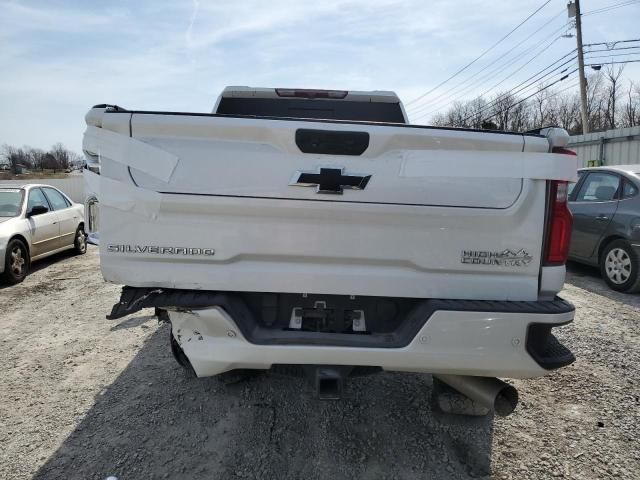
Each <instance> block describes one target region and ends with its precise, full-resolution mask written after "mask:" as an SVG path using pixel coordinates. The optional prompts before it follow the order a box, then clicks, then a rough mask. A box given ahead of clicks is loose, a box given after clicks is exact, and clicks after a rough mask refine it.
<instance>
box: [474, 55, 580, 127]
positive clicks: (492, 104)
mask: <svg viewBox="0 0 640 480" xmlns="http://www.w3.org/2000/svg"><path fill="white" fill-rule="evenodd" d="M571 53H573V52H571ZM565 56H566V55H565ZM563 58H564V57H563ZM575 59H576V57H575V56H573V57H572V58H570V59H569V60H567V61H566V62H564V63H563V64H561V65H559V66H557V67H556V68H555V69H554V70H558V69H559V68H562V67H563V66H565V65H567V63H569V62H574V61H575ZM560 60H562V58H561V59H560ZM555 63H557V61H556V62H555ZM572 66H573V65H569V66H567V67H566V68H564V69H563V70H561V71H560V72H558V73H556V74H555V75H558V74H560V75H562V74H564V73H566V72H567V70H569V68H571V67H572ZM547 68H549V67H547ZM576 70H577V69H574V70H572V71H571V72H569V73H567V74H566V75H564V76H562V77H561V78H560V79H558V80H556V81H554V82H553V83H551V84H550V85H553V84H555V83H557V82H559V81H562V80H564V79H565V78H567V77H568V76H569V75H571V74H572V73H574V72H575V71H576ZM549 73H551V72H549ZM536 76H537V74H536V75H533V76H532V77H529V79H527V80H525V82H523V83H526V82H528V81H529V80H530V79H532V78H534V77H536ZM546 76H548V75H545V77H546ZM542 78H544V77H542ZM542 78H539V79H534V80H533V81H531V82H529V84H528V85H525V86H523V87H520V88H518V89H517V90H516V88H517V87H515V88H513V89H511V90H508V91H506V92H504V93H502V94H500V95H498V96H497V97H496V98H494V99H493V100H491V101H490V102H489V103H488V104H487V105H485V107H483V108H482V109H481V112H482V111H486V110H488V109H489V108H492V107H493V106H495V105H497V104H498V103H499V102H500V101H502V100H503V99H505V98H506V97H508V96H509V95H512V96H515V95H516V94H519V93H522V92H524V91H526V90H529V89H530V88H531V87H532V86H534V85H535V84H536V83H538V82H539V81H540V80H542ZM523 83H521V84H520V85H522V84H523ZM465 120H466V119H465Z"/></svg>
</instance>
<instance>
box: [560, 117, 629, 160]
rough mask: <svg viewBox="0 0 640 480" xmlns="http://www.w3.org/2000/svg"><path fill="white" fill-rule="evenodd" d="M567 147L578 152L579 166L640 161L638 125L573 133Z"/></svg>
mask: <svg viewBox="0 0 640 480" xmlns="http://www.w3.org/2000/svg"><path fill="white" fill-rule="evenodd" d="M569 148H571V149H572V150H575V151H576V153H577V154H578V166H579V167H599V166H603V165H629V164H634V163H640V126H637V127H630V128H617V129H615V130H606V131H604V132H596V133H587V134H586V135H575V136H573V137H570V139H569Z"/></svg>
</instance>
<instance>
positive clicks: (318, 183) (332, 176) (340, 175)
mask: <svg viewBox="0 0 640 480" xmlns="http://www.w3.org/2000/svg"><path fill="white" fill-rule="evenodd" d="M370 178H371V175H359V174H355V173H352V174H345V173H344V169H343V168H320V169H319V170H318V171H317V172H300V171H297V172H296V173H294V174H293V178H292V179H291V182H290V183H289V185H293V186H295V187H317V188H316V193H332V194H337V195H341V194H342V190H343V189H345V188H350V189H352V190H364V188H365V187H366V186H367V183H369V179H370Z"/></svg>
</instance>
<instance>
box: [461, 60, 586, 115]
mask: <svg viewBox="0 0 640 480" xmlns="http://www.w3.org/2000/svg"><path fill="white" fill-rule="evenodd" d="M577 71H578V69H577V68H576V69H575V70H573V71H572V72H570V73H568V74H567V75H565V76H564V77H562V78H560V79H558V80H556V81H555V82H553V83H550V84H549V85H546V86H545V87H542V88H541V89H540V90H538V91H537V92H534V93H532V94H531V95H529V96H527V97H524V98H523V99H521V100H518V101H517V102H515V103H512V104H511V105H509V106H508V107H507V110H510V109H511V108H513V107H515V106H516V105H520V104H521V103H522V102H526V101H527V100H529V99H530V98H531V97H535V96H536V95H538V94H539V93H542V92H544V91H545V90H547V89H548V88H551V87H553V86H554V85H555V84H557V83H559V82H562V81H564V80H566V79H567V78H569V75H571V74H573V73H575V72H577ZM498 113H499V112H496V113H494V114H492V115H490V116H488V117H485V118H483V119H482V120H481V122H485V121H487V120H489V119H490V118H493V117H495V116H496V115H497V114H498ZM469 118H471V117H467V118H465V119H463V120H462V121H463V122H465V121H466V120H467V119H469Z"/></svg>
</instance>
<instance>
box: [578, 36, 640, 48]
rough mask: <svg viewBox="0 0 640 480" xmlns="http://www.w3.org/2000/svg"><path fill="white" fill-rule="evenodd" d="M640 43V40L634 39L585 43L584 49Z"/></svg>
mask: <svg viewBox="0 0 640 480" xmlns="http://www.w3.org/2000/svg"><path fill="white" fill-rule="evenodd" d="M635 42H640V38H633V39H630V40H614V41H613V42H597V43H585V44H584V45H583V46H584V47H592V46H593V45H607V46H609V45H613V46H615V45H616V44H617V43H635Z"/></svg>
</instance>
